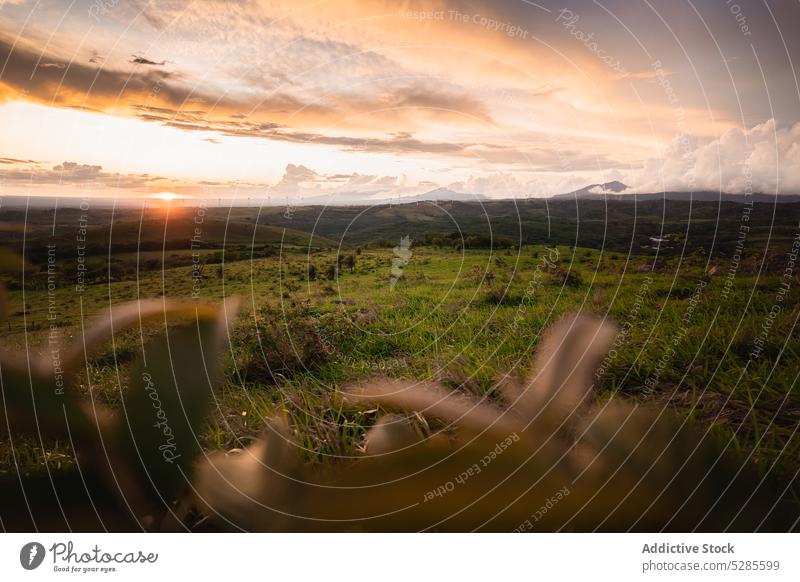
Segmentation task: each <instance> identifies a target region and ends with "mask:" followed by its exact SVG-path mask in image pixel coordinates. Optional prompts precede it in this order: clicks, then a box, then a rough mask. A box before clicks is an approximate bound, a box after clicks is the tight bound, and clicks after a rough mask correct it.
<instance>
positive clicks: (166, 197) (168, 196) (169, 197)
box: [150, 192, 178, 204]
mask: <svg viewBox="0 0 800 582" xmlns="http://www.w3.org/2000/svg"><path fill="white" fill-rule="evenodd" d="M150 198H155V199H156V200H161V201H162V202H166V203H167V204H169V203H170V202H172V201H173V200H177V199H178V195H177V194H175V192H159V193H158V194H153V195H151V196H150Z"/></svg>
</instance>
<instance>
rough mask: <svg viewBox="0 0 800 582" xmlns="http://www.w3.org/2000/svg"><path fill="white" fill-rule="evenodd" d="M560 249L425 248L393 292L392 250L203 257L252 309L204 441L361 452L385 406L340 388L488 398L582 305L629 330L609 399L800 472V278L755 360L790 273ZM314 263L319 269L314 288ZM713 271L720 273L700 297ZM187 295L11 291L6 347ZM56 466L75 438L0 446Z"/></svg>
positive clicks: (125, 353)
mask: <svg viewBox="0 0 800 582" xmlns="http://www.w3.org/2000/svg"><path fill="white" fill-rule="evenodd" d="M167 253H169V251H167ZM557 254H558V256H557V258H556V259H555V260H554V261H552V262H548V261H544V260H543V258H544V257H548V256H550V257H553V256H554V255H555V253H554V252H553V251H551V250H548V249H547V248H545V247H544V246H540V245H537V246H534V245H526V246H523V247H522V248H521V249H509V250H500V251H491V250H472V249H468V250H465V251H460V250H454V249H446V250H445V249H436V248H433V247H414V248H413V256H412V258H411V260H410V262H409V263H408V265H407V266H406V267H405V268H404V269H403V275H402V277H401V278H400V279H399V281H398V282H397V283H396V284H395V285H394V286H391V285H390V284H389V279H390V275H391V271H392V258H393V253H392V250H391V249H366V250H363V251H362V252H361V253H360V254H358V255H357V256H356V264H355V267H354V269H353V272H352V273H351V272H350V271H349V269H346V268H342V269H340V271H339V274H338V276H337V277H335V278H334V279H332V280H329V279H328V278H326V277H325V273H326V270H328V268H329V267H331V266H334V265H335V264H336V251H335V250H332V249H319V250H317V251H316V252H314V253H313V254H310V255H309V254H308V253H305V252H302V251H300V250H298V249H294V250H292V249H288V250H286V251H285V252H283V253H282V254H281V255H280V256H272V257H266V258H258V259H256V260H253V261H248V260H239V261H235V262H227V261H226V262H225V263H224V265H218V264H209V265H207V266H206V268H205V270H204V278H203V280H202V283H201V284H200V285H199V292H200V296H201V298H200V299H199V301H218V300H220V299H221V298H222V297H223V296H230V295H234V294H238V295H241V296H243V298H244V306H245V308H244V311H243V313H242V315H241V317H240V318H239V320H238V321H237V322H236V323H235V325H234V326H233V328H232V329H231V336H230V339H231V341H230V349H229V353H228V354H227V357H226V372H225V381H224V383H223V384H222V386H221V387H219V388H218V389H217V391H216V394H215V397H216V403H215V407H214V412H213V414H212V415H211V417H210V418H209V420H208V425H207V427H206V430H205V431H204V433H203V435H202V437H201V440H202V443H203V445H204V447H206V448H207V449H231V448H239V447H242V446H244V445H246V444H247V443H248V442H249V441H250V439H252V438H254V437H256V436H257V435H258V434H259V432H260V431H261V430H263V428H264V426H265V420H264V419H266V418H268V417H271V416H273V415H275V414H276V413H282V414H284V415H285V416H286V417H287V418H288V419H289V423H290V426H291V428H292V431H293V433H294V436H295V438H296V440H297V441H298V442H299V443H300V444H301V446H302V447H303V448H304V454H305V456H306V458H308V459H309V460H313V461H316V462H322V463H325V462H329V461H330V460H331V459H332V458H334V457H337V456H349V455H354V454H356V453H357V452H358V451H359V450H361V449H362V448H363V436H364V431H365V428H366V427H369V426H370V425H371V424H372V423H373V422H374V418H375V416H376V414H375V411H360V412H355V411H352V410H349V409H344V408H342V405H341V404H338V403H337V400H336V399H335V398H333V394H334V391H335V390H336V389H337V387H339V386H342V385H343V384H346V383H351V382H357V381H360V380H363V379H366V378H369V377H373V376H375V375H385V376H389V377H394V378H400V377H404V378H418V379H423V378H433V379H438V380H441V381H444V382H445V383H446V385H448V386H450V387H452V388H453V389H455V390H464V391H467V392H470V393H473V394H478V395H483V396H486V397H487V398H489V399H493V398H494V394H495V391H496V389H497V387H498V385H499V384H500V383H502V382H503V381H504V379H505V378H506V376H507V375H508V374H512V375H514V374H521V373H523V372H524V371H525V370H526V367H527V366H528V365H529V361H530V354H531V353H532V351H533V350H534V348H535V346H536V345H537V343H538V341H539V337H540V334H541V332H542V330H543V329H544V328H545V327H547V326H548V325H549V324H550V323H552V322H553V321H555V320H556V319H557V318H558V317H559V316H560V315H561V314H564V313H567V312H570V311H575V310H584V311H587V312H592V313H596V314H600V315H607V316H608V317H610V318H612V319H613V320H615V321H617V322H618V323H619V324H620V326H621V328H620V329H621V330H624V333H621V334H620V335H619V336H618V343H617V346H616V347H615V351H614V352H612V354H611V355H610V356H609V357H608V358H607V359H606V362H605V363H604V366H603V373H602V374H601V375H600V376H599V378H598V380H597V385H596V390H597V391H598V392H599V393H600V394H601V396H602V397H608V396H610V395H612V394H614V395H619V396H622V397H625V398H630V399H636V400H639V401H642V402H649V403H652V404H653V405H655V406H659V407H670V408H673V409H675V410H677V411H678V412H679V413H680V414H681V415H684V416H686V417H691V418H693V419H696V420H697V421H699V422H700V423H701V425H702V426H705V427H706V428H707V429H708V430H709V431H711V432H712V433H714V434H717V435H718V436H721V437H722V438H723V439H725V440H726V441H727V442H729V444H730V447H731V448H732V449H734V450H736V451H739V452H740V453H741V454H743V455H744V456H751V458H752V459H753V460H754V461H755V462H756V463H757V464H758V465H759V467H760V468H761V470H762V471H768V470H769V471H773V472H776V473H778V474H780V475H782V476H784V477H785V478H786V479H789V478H793V477H794V475H795V474H796V472H797V471H798V470H800V439H798V438H797V435H796V429H797V426H798V422H800V396H799V395H798V390H797V387H796V377H797V372H796V370H797V369H798V365H797V364H798V354H800V339H798V334H797V333H796V331H795V325H796V321H797V317H798V314H800V308H798V307H797V306H798V305H800V301H798V299H800V289H798V288H797V285H795V284H792V285H791V286H790V288H789V290H788V292H787V293H786V295H785V297H784V299H783V301H781V302H780V304H781V309H780V311H779V313H778V314H777V316H776V317H775V318H774V321H773V323H772V325H771V327H770V329H769V330H768V333H767V335H766V342H765V344H764V347H763V349H762V350H761V351H760V352H759V353H758V355H757V356H754V355H753V349H754V346H755V343H754V342H755V341H756V340H757V339H758V338H759V336H760V334H762V333H763V330H764V322H765V321H766V318H767V317H768V314H769V312H770V309H771V306H772V305H774V304H775V303H776V301H777V300H776V297H777V294H778V292H779V290H780V288H781V287H780V286H781V283H782V280H781V271H780V269H781V268H782V267H781V265H777V267H776V269H775V270H773V271H771V272H768V273H762V274H761V275H758V274H757V273H752V272H746V271H745V270H742V271H740V272H738V273H737V275H736V277H735V279H734V282H733V285H732V286H731V287H730V290H729V291H725V275H724V273H725V271H726V269H727V266H728V265H727V262H726V261H725V260H724V259H720V260H719V261H717V262H716V263H718V264H719V266H720V268H719V269H718V270H717V273H715V274H713V275H710V276H709V275H707V263H708V262H707V260H706V258H705V257H702V256H695V255H692V256H690V257H689V258H683V259H680V258H678V257H674V258H668V259H665V260H661V261H660V262H658V263H657V268H656V270H655V271H651V270H650V266H651V265H652V264H653V259H652V257H644V256H639V257H633V258H631V259H630V260H629V259H628V258H626V255H624V254H619V253H607V252H606V253H601V252H600V251H597V250H593V249H586V248H570V247H558V253H557ZM151 258H153V257H151ZM309 262H310V263H312V264H314V266H315V267H316V271H317V277H316V279H315V280H313V281H311V280H309V279H308V276H307V273H308V263H309ZM711 262H712V264H716V263H714V261H711ZM701 280H707V281H708V283H707V285H706V286H705V287H704V288H703V289H702V291H701V292H700V293H696V287H697V284H698V282H699V281H701ZM795 282H796V280H794V281H793V283H795ZM192 290H193V280H192V271H191V267H189V266H176V267H172V268H167V269H165V270H163V271H161V270H151V271H145V272H141V273H140V274H139V275H138V277H134V278H133V279H130V280H122V281H117V282H112V283H108V284H96V285H91V286H87V287H86V288H85V290H84V292H83V293H82V294H76V293H75V291H74V289H73V288H70V287H62V288H58V289H56V290H55V292H54V293H53V294H52V295H51V296H49V295H48V292H47V291H43V290H39V291H26V292H24V293H23V291H21V290H16V291H12V292H10V293H9V300H10V314H11V315H10V317H9V319H8V321H7V322H6V323H5V329H4V332H3V334H4V342H5V343H6V345H9V344H10V345H13V346H16V347H22V348H25V347H26V346H27V347H28V349H37V348H36V346H37V345H39V344H42V343H43V342H44V341H45V340H46V338H47V333H48V323H49V322H50V320H48V314H49V313H51V311H49V309H50V307H51V306H54V308H55V313H56V319H55V322H56V323H57V324H58V326H59V330H60V333H61V334H63V336H64V337H66V338H69V341H79V339H80V333H81V331H80V329H81V328H80V323H81V317H82V316H83V317H88V316H91V315H93V314H95V313H97V312H98V311H100V310H102V309H103V308H105V307H108V306H110V305H115V304H117V303H120V302H123V301H129V300H133V299H137V298H147V297H160V296H167V297H176V298H179V297H188V296H190V295H191V293H192ZM690 308H691V309H690ZM26 330H27V333H26ZM157 332H158V330H157V329H148V330H146V333H145V335H146V336H148V335H154V334H156V333H157ZM145 339H146V337H145ZM141 344H142V338H141V337H139V334H138V333H125V334H120V336H119V337H117V338H116V339H115V346H114V347H115V350H114V351H111V349H110V346H109V351H108V352H107V353H105V354H102V355H100V356H98V357H97V358H95V359H94V360H93V361H91V362H89V365H88V367H87V370H86V372H85V377H84V381H82V382H81V385H82V390H84V391H85V392H86V395H87V397H88V396H90V395H91V396H92V397H94V398H99V399H101V400H103V401H105V402H108V403H110V404H111V405H112V406H114V405H115V404H116V403H117V402H118V400H119V393H120V390H124V386H123V387H120V386H119V385H118V380H117V378H118V377H121V378H125V375H126V373H127V369H128V367H129V366H130V362H131V361H132V360H133V359H134V357H135V356H136V354H137V353H138V352H139V351H140V350H141ZM118 372H119V373H118ZM45 458H48V459H57V460H58V463H59V464H60V465H59V466H62V467H69V466H70V464H71V463H72V459H71V455H70V450H69V447H68V446H67V445H65V443H61V442H59V443H53V442H48V443H43V444H42V443H36V442H31V441H23V442H20V441H15V442H14V450H13V452H12V447H11V443H10V442H8V441H3V442H2V443H0V471H9V470H11V468H12V467H13V465H14V464H15V463H16V464H17V465H18V466H20V467H21V468H22V470H23V471H24V472H35V471H40V470H43V467H44V460H45ZM52 466H53V465H51V468H52Z"/></svg>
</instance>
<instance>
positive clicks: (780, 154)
mask: <svg viewBox="0 0 800 582" xmlns="http://www.w3.org/2000/svg"><path fill="white" fill-rule="evenodd" d="M623 181H625V183H627V184H629V185H631V186H632V187H634V188H635V189H636V190H637V191H639V192H660V191H664V190H665V191H671V190H677V191H688V190H694V191H701V190H712V191H723V192H729V193H733V194H741V193H747V192H749V193H753V192H764V193H776V192H777V193H781V194H796V193H800V123H796V124H794V125H793V126H789V127H778V126H777V124H776V122H775V120H774V119H770V120H768V121H766V122H764V123H761V124H759V125H756V126H754V127H752V128H750V129H738V128H737V129H730V130H728V131H726V132H725V133H724V134H722V136H720V137H719V139H715V140H712V141H707V142H705V143H704V142H702V141H701V140H700V139H698V138H697V137H696V136H692V135H679V136H676V137H675V139H674V140H673V142H672V144H671V145H670V146H669V147H668V148H667V150H666V151H665V153H664V156H663V157H660V158H656V159H651V160H648V162H647V163H646V164H645V167H644V169H643V170H641V171H638V172H632V173H631V174H629V175H628V176H626V178H625V180H623Z"/></svg>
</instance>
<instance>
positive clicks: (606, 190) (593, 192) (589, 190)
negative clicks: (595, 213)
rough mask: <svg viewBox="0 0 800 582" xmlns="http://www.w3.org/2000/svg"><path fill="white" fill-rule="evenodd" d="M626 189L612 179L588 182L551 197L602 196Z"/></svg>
mask: <svg viewBox="0 0 800 582" xmlns="http://www.w3.org/2000/svg"><path fill="white" fill-rule="evenodd" d="M627 189H628V186H626V185H625V184H623V183H622V182H618V181H617V180H614V181H612V182H603V183H602V184H589V185H588V186H585V187H583V188H581V189H580V190H575V191H574V192H568V193H567V194H556V195H555V196H552V198H579V199H584V198H603V197H605V196H606V195H619V193H620V192H623V191H625V190H627Z"/></svg>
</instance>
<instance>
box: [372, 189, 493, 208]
mask: <svg viewBox="0 0 800 582" xmlns="http://www.w3.org/2000/svg"><path fill="white" fill-rule="evenodd" d="M481 200H489V198H486V196H482V195H481V194H466V193H464V192H456V191H455V190H450V189H449V188H436V189H435V190H431V191H430V192H425V193H423V194H416V195H414V196H403V197H402V198H393V199H391V200H386V201H385V202H387V203H391V204H413V203H416V202H479V201H481Z"/></svg>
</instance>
